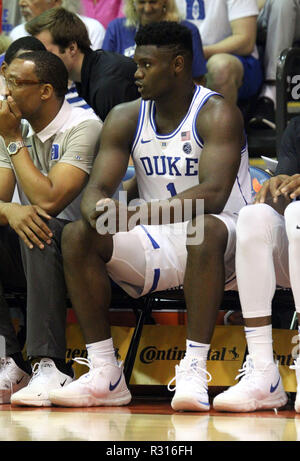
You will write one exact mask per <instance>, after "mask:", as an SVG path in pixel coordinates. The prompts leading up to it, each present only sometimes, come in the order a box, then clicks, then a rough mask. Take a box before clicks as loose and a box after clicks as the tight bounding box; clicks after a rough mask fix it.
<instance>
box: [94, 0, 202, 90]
mask: <svg viewBox="0 0 300 461" xmlns="http://www.w3.org/2000/svg"><path fill="white" fill-rule="evenodd" d="M124 12H125V18H117V19H114V20H113V21H112V22H111V23H110V24H109V25H108V28H107V31H106V34H105V38H104V41H103V49H104V50H108V51H115V52H116V53H121V54H124V55H125V56H129V57H133V55H134V50H135V46H136V45H135V41H134V38H135V34H136V32H137V29H138V27H139V25H140V24H141V25H142V26H144V25H146V24H149V23H150V22H158V21H176V22H177V21H178V22H181V24H182V25H184V26H186V27H188V28H189V29H190V30H191V32H192V37H193V54H194V58H193V78H194V80H195V81H196V82H197V83H198V84H201V83H204V81H203V76H204V75H205V73H206V70H207V69H206V62H205V59H204V56H203V50H202V42H201V38H200V35H199V31H198V29H197V27H196V26H194V24H192V23H191V22H189V21H180V16H179V13H178V10H177V7H176V5H175V3H174V0H125V2H124Z"/></svg>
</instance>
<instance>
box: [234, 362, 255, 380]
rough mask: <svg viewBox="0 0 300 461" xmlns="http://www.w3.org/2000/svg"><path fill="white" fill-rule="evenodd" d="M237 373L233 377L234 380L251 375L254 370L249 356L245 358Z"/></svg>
mask: <svg viewBox="0 0 300 461" xmlns="http://www.w3.org/2000/svg"><path fill="white" fill-rule="evenodd" d="M238 371H239V374H238V375H237V376H236V377H235V379H236V380H239V379H240V378H244V377H245V378H249V377H250V375H252V373H253V371H254V367H253V363H252V360H251V358H250V357H247V358H246V362H244V363H243V366H242V368H240V369H239V370H238Z"/></svg>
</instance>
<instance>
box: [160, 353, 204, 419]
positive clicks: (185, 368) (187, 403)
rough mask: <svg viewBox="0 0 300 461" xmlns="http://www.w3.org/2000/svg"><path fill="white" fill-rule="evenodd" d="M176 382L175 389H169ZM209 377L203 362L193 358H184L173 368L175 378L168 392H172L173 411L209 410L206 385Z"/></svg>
mask: <svg viewBox="0 0 300 461" xmlns="http://www.w3.org/2000/svg"><path fill="white" fill-rule="evenodd" d="M174 380H176V387H174V388H172V389H171V387H170V386H171V384H172V382H173V381H174ZM209 381H211V375H210V374H209V373H208V371H206V369H205V364H204V363H203V361H200V360H198V359H197V358H195V357H190V358H187V357H185V358H184V359H182V360H181V361H180V363H179V365H176V367H175V377H174V378H173V379H172V380H171V381H170V382H169V384H168V389H169V391H174V390H176V392H175V395H174V397H173V399H172V402H171V406H172V408H173V410H176V411H179V410H182V411H184V410H186V411H208V410H209V408H210V405H209V399H208V387H207V383H208V382H209Z"/></svg>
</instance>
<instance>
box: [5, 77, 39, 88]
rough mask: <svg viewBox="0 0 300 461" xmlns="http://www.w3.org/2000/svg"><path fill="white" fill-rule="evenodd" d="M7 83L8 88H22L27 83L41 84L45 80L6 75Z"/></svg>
mask: <svg viewBox="0 0 300 461" xmlns="http://www.w3.org/2000/svg"><path fill="white" fill-rule="evenodd" d="M5 83H6V85H7V87H8V88H21V87H22V86H26V85H40V84H42V83H43V82H38V81H36V80H22V79H20V78H16V77H5Z"/></svg>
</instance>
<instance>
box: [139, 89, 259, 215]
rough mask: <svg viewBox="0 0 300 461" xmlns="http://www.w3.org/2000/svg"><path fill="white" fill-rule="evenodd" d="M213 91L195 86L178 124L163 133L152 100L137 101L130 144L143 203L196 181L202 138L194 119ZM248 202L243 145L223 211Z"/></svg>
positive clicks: (246, 158)
mask: <svg viewBox="0 0 300 461" xmlns="http://www.w3.org/2000/svg"><path fill="white" fill-rule="evenodd" d="M216 94H217V93H215V92H213V91H211V90H209V89H207V88H205V87H202V86H196V90H195V94H194V97H193V100H192V102H191V105H190V107H189V110H188V112H187V114H186V116H185V117H184V119H183V120H182V122H181V123H180V124H179V126H178V127H177V128H176V129H175V130H174V131H173V132H172V133H169V134H167V135H161V134H159V133H158V132H157V129H156V123H155V103H154V101H143V100H141V106H140V114H139V120H138V125H137V130H136V134H135V139H134V142H133V145H132V158H133V163H134V167H135V172H136V177H137V183H138V189H139V197H140V198H141V199H143V200H145V201H147V202H149V201H151V200H158V199H168V198H170V197H171V196H174V195H176V194H178V193H180V192H182V191H184V190H186V189H189V188H190V187H193V186H195V185H197V184H199V179H198V166H199V160H200V157H201V153H202V149H203V140H202V139H201V137H200V136H199V134H198V133H197V129H196V119H197V115H198V113H199V111H200V110H201V109H202V107H203V105H204V104H205V103H206V101H207V100H208V99H209V98H210V97H211V96H213V95H216ZM250 202H251V179H250V173H249V164H248V149H247V145H246V144H245V146H244V147H243V148H242V149H241V163H240V167H239V170H238V174H237V176H236V179H235V182H234V186H233V188H232V191H231V194H230V196H229V198H228V201H227V203H226V205H225V207H224V211H225V210H226V211H230V212H231V213H238V212H239V210H240V209H241V208H242V207H243V206H245V205H247V204H249V203H250Z"/></svg>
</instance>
